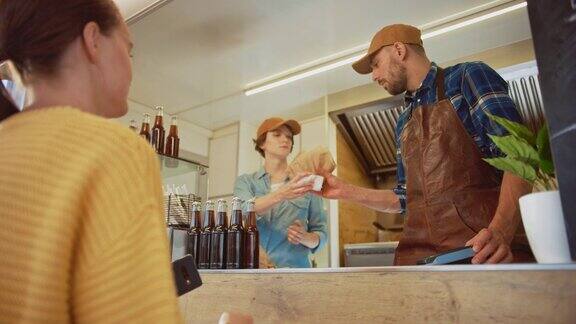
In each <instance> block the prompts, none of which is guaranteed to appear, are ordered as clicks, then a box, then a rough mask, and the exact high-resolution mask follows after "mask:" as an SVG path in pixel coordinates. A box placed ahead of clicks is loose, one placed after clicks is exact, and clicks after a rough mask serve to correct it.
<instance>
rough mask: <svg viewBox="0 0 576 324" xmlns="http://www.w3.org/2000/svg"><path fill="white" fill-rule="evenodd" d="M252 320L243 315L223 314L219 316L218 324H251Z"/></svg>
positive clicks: (248, 316)
mask: <svg viewBox="0 0 576 324" xmlns="http://www.w3.org/2000/svg"><path fill="white" fill-rule="evenodd" d="M253 323H254V319H253V318H252V316H250V315H244V314H239V313H228V312H224V313H223V314H222V316H220V320H219V321H218V324H253Z"/></svg>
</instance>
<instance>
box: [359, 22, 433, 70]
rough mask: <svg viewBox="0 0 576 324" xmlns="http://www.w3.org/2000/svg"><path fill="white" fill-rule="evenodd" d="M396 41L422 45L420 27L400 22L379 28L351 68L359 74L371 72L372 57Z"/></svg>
mask: <svg viewBox="0 0 576 324" xmlns="http://www.w3.org/2000/svg"><path fill="white" fill-rule="evenodd" d="M396 42H400V43H404V44H414V45H420V46H422V38H421V33H420V29H418V28H416V27H414V26H410V25H402V24H395V25H389V26H386V27H384V28H382V29H380V31H379V32H377V33H376V35H374V37H373V38H372V42H370V47H369V48H368V53H367V54H366V55H364V57H362V58H361V59H359V60H358V61H356V62H355V63H354V64H352V68H354V70H355V71H356V72H358V73H360V74H368V73H370V72H372V67H371V66H370V63H371V61H372V57H373V56H374V55H375V54H376V53H377V52H378V51H379V50H380V49H381V48H382V47H384V46H388V45H392V44H394V43H396Z"/></svg>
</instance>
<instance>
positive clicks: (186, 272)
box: [172, 254, 202, 296]
mask: <svg viewBox="0 0 576 324" xmlns="http://www.w3.org/2000/svg"><path fill="white" fill-rule="evenodd" d="M172 272H173V273H174V282H175V284H176V291H177V293H178V296H182V295H184V294H185V293H188V292H191V291H192V290H194V289H196V288H198V287H200V286H202V278H200V274H199V273H198V270H197V269H196V263H195V262H194V258H193V257H192V256H191V255H190V254H187V255H185V256H184V257H183V258H181V259H178V260H176V261H174V262H172Z"/></svg>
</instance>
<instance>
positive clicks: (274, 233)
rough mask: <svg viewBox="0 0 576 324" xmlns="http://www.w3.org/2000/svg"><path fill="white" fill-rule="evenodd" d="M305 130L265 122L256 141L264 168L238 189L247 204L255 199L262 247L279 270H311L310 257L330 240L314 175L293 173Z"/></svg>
mask: <svg viewBox="0 0 576 324" xmlns="http://www.w3.org/2000/svg"><path fill="white" fill-rule="evenodd" d="M300 130H301V128H300V124H298V122H296V121H295V120H283V119H282V118H278V117H275V118H269V119H267V120H265V121H264V122H263V123H262V124H261V125H260V127H259V128H258V131H257V134H256V140H254V144H255V150H256V151H257V152H258V153H259V154H260V155H261V156H262V157H264V166H262V167H261V168H260V170H258V171H257V172H255V173H252V174H243V175H241V176H240V177H238V179H237V180H236V185H235V188H234V195H235V196H237V197H240V198H241V199H242V200H244V201H248V200H249V199H252V198H256V199H255V201H256V205H255V211H256V215H257V225H258V230H259V232H260V246H261V248H262V249H263V250H264V251H265V252H266V254H267V257H268V259H269V260H270V261H271V262H272V263H273V264H274V266H275V267H294V268H309V267H311V263H310V259H309V256H310V254H311V253H315V252H316V251H318V250H319V249H320V248H322V246H323V245H324V244H325V243H326V239H327V224H326V213H325V211H324V209H323V204H322V198H320V197H319V196H317V195H315V194H313V193H312V192H311V191H312V189H313V180H311V179H310V177H309V175H310V174H308V173H298V174H296V175H293V176H291V175H290V172H289V171H288V160H287V158H288V155H289V154H290V153H291V152H292V148H293V146H294V141H293V138H294V135H297V134H299V133H300Z"/></svg>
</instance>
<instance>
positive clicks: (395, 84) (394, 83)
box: [386, 63, 408, 96]
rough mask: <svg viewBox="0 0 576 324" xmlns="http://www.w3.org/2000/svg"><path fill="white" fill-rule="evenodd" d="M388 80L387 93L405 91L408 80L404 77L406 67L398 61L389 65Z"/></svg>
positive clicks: (392, 93)
mask: <svg viewBox="0 0 576 324" xmlns="http://www.w3.org/2000/svg"><path fill="white" fill-rule="evenodd" d="M390 75H391V78H390V81H388V89H386V90H388V93H390V94H391V95H393V96H395V95H397V94H401V93H403V92H404V91H406V87H407V84H408V80H407V77H406V68H405V67H404V66H402V65H400V64H398V63H392V64H391V66H390Z"/></svg>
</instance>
